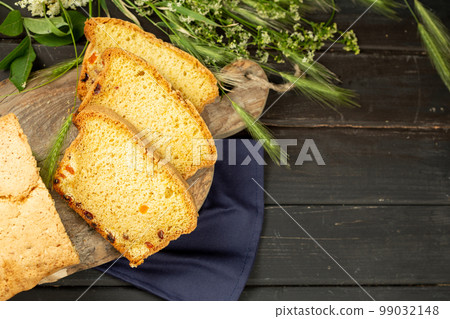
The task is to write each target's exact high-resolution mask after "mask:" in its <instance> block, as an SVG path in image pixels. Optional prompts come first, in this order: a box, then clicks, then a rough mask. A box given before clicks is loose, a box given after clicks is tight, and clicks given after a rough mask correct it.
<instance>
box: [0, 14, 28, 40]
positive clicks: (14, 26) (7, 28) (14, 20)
mask: <svg viewBox="0 0 450 319" xmlns="http://www.w3.org/2000/svg"><path fill="white" fill-rule="evenodd" d="M22 32H23V22H22V16H21V15H20V11H19V10H13V11H10V12H9V14H8V16H7V17H6V19H5V21H3V23H2V24H1V25H0V33H3V34H4V35H7V36H10V37H15V36H18V35H19V34H21V33H22Z"/></svg>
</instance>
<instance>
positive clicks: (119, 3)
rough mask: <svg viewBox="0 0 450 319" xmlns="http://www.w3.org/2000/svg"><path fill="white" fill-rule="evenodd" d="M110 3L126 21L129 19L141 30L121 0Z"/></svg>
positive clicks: (113, 0)
mask: <svg viewBox="0 0 450 319" xmlns="http://www.w3.org/2000/svg"><path fill="white" fill-rule="evenodd" d="M111 1H112V2H113V3H114V4H115V5H116V7H117V9H119V10H120V11H121V12H122V13H123V14H124V15H125V16H126V17H127V18H128V19H130V20H131V21H133V22H134V23H135V24H137V25H138V26H139V27H140V28H142V26H141V24H140V23H139V20H138V19H137V18H136V16H135V15H134V14H132V13H131V11H130V10H128V9H127V7H126V6H125V4H124V3H123V1H122V0H111Z"/></svg>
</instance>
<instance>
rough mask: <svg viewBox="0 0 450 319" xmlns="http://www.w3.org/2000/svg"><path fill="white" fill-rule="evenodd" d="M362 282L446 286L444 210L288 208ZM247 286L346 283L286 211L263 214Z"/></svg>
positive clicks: (447, 214)
mask: <svg viewBox="0 0 450 319" xmlns="http://www.w3.org/2000/svg"><path fill="white" fill-rule="evenodd" d="M285 209H286V211H287V212H288V213H289V214H290V215H291V216H292V217H293V218H294V219H295V220H296V221H297V222H298V223H299V224H300V225H301V226H302V227H304V229H306V231H307V232H309V234H310V235H311V236H312V237H313V238H315V239H316V240H317V242H319V244H321V245H322V247H323V248H324V249H325V250H326V251H327V252H328V253H329V254H330V255H331V256H333V258H335V259H336V261H337V262H338V263H339V264H340V265H341V266H342V267H343V268H344V269H345V270H346V271H347V272H348V273H349V274H351V275H352V276H353V277H354V278H355V279H356V280H357V281H358V282H359V283H360V284H362V285H403V284H408V285H413V284H447V283H450V273H449V272H448V264H449V262H450V240H449V237H448V234H449V232H450V207H449V206H441V207H437V206H410V207H402V206H369V207H358V206H354V207H347V206H319V207H311V206H306V207H298V206H287V207H285ZM248 284H250V285H353V284H354V282H353V281H352V279H351V278H349V276H348V275H347V274H346V273H345V272H344V271H343V270H342V269H341V268H340V267H339V266H337V265H336V264H335V263H334V262H333V261H332V259H331V258H330V257H329V256H328V255H327V254H326V253H325V252H323V251H322V250H321V249H320V248H319V247H318V246H317V245H316V243H315V242H314V241H313V240H311V238H310V237H309V236H308V235H307V234H306V233H305V232H304V231H303V230H302V229H301V228H300V227H299V226H298V225H296V224H295V223H294V222H293V221H292V220H291V219H290V218H289V216H287V214H286V213H285V212H284V211H282V210H281V209H280V208H278V207H271V208H267V209H266V214H265V224H264V230H263V235H262V237H261V242H260V247H259V250H258V254H257V258H256V262H255V265H254V267H253V271H252V273H251V275H250V279H249V281H248Z"/></svg>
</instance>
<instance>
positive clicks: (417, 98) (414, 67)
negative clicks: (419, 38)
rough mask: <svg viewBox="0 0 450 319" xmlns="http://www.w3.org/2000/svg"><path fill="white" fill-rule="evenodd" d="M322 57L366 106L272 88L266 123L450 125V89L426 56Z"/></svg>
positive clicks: (338, 54)
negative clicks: (330, 104) (328, 103)
mask: <svg viewBox="0 0 450 319" xmlns="http://www.w3.org/2000/svg"><path fill="white" fill-rule="evenodd" d="M320 62H321V63H323V64H324V65H325V66H327V67H329V68H330V69H331V70H333V72H335V73H336V74H337V75H338V76H339V78H340V79H341V80H342V87H345V88H348V89H351V90H353V91H355V92H356V93H357V94H358V95H359V97H358V98H357V101H358V102H359V103H360V105H361V107H360V108H354V109H351V108H345V107H340V108H338V110H339V112H336V111H334V110H332V109H331V108H327V107H321V106H320V105H319V104H318V103H317V102H314V101H311V100H309V99H308V98H306V97H304V96H303V95H301V94H299V93H298V92H296V91H289V92H287V93H285V94H284V95H280V94H279V93H278V94H275V93H273V92H272V93H271V94H270V95H269V99H268V101H267V104H266V110H265V114H264V116H263V117H262V121H263V122H264V123H265V124H266V125H271V126H301V127H320V126H327V127H342V126H344V127H376V128H400V129H406V128H414V129H417V128H418V129H436V128H445V129H449V128H450V102H449V101H450V92H449V91H448V89H447V88H446V87H445V85H444V84H443V83H442V81H441V79H440V77H439V76H438V75H437V73H436V71H435V70H434V69H433V67H432V66H431V64H430V61H429V59H428V57H427V56H418V55H393V54H378V53H374V54H360V55H358V56H352V55H348V54H343V53H327V54H325V55H324V56H323V58H322V59H321V60H320ZM272 80H274V79H273V78H272ZM275 80H276V79H275Z"/></svg>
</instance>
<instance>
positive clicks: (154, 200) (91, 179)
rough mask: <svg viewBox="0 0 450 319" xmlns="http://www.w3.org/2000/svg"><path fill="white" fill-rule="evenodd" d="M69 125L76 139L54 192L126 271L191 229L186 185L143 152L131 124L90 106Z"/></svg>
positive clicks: (168, 167)
mask: <svg viewBox="0 0 450 319" xmlns="http://www.w3.org/2000/svg"><path fill="white" fill-rule="evenodd" d="M74 124H75V125H76V127H77V128H78V130H79V134H78V136H77V138H76V139H75V141H74V142H73V143H72V144H71V146H70V147H69V148H68V149H67V150H66V152H65V154H64V157H63V159H62V161H61V163H60V164H59V167H58V170H57V172H56V175H55V180H54V189H55V190H56V191H57V192H58V193H60V194H61V195H62V196H63V198H64V199H65V200H66V201H67V202H68V204H69V205H70V206H71V207H72V208H73V209H74V210H75V211H76V212H77V213H78V214H79V215H80V216H81V217H82V218H83V219H84V220H85V221H86V222H87V223H88V224H89V225H91V226H92V227H93V228H94V229H96V230H97V231H98V232H99V233H100V234H101V235H102V236H103V237H104V238H105V239H106V240H108V241H109V242H110V243H111V244H112V245H113V246H114V247H115V248H116V249H117V250H118V251H119V252H121V253H122V255H123V256H125V257H126V258H127V259H128V260H129V261H130V266H131V267H137V266H138V265H140V264H141V263H142V262H144V259H145V258H146V257H148V256H150V255H152V254H153V253H155V252H157V251H159V250H161V249H162V248H164V247H165V246H167V245H168V244H169V242H170V241H171V240H175V239H177V238H178V237H179V236H180V235H182V234H187V233H190V232H191V231H193V230H194V229H195V228H196V225H197V209H196V207H195V204H194V201H193V199H192V196H191V195H190V193H189V191H188V185H187V183H186V182H185V181H184V180H183V179H182V177H181V176H180V175H179V173H178V172H177V171H176V170H175V169H174V168H173V167H172V166H171V165H170V164H168V163H165V164H164V163H163V161H161V160H160V159H159V158H158V156H157V155H156V154H153V153H152V151H151V150H148V149H146V148H145V147H144V145H143V144H142V142H141V141H140V140H139V139H138V138H136V131H135V128H133V127H132V125H130V124H129V123H127V122H126V121H125V120H123V119H122V118H121V117H119V116H118V115H117V114H115V113H114V112H112V111H111V110H109V109H105V108H102V107H96V106H92V107H90V108H89V109H86V110H84V111H82V112H81V113H79V114H78V116H77V117H76V118H75V120H74Z"/></svg>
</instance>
